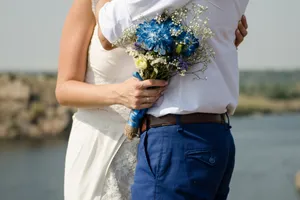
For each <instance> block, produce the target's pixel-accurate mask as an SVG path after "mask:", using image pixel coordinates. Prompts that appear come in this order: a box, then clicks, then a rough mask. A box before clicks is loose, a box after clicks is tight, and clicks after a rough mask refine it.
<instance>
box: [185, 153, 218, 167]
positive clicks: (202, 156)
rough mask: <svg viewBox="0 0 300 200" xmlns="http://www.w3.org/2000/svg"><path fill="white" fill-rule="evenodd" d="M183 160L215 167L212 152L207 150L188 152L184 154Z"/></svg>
mask: <svg viewBox="0 0 300 200" xmlns="http://www.w3.org/2000/svg"><path fill="white" fill-rule="evenodd" d="M185 158H186V160H187V161H188V162H192V163H194V164H195V163H197V162H200V163H199V164H201V163H204V164H206V165H208V166H211V167H213V166H215V164H216V158H215V157H214V156H213V154H212V151H211V150H209V149H200V150H188V151H186V153H185Z"/></svg>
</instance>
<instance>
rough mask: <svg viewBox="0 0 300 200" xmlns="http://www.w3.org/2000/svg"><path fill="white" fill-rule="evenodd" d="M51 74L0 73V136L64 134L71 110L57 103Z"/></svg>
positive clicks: (26, 136) (68, 125) (66, 132)
mask: <svg viewBox="0 0 300 200" xmlns="http://www.w3.org/2000/svg"><path fill="white" fill-rule="evenodd" d="M55 84H56V79H55V76H54V75H47V74H42V75H36V74H34V75H28V74H0V139H47V138H54V137H55V138H57V137H67V136H68V132H69V131H68V130H69V128H70V124H71V119H72V113H73V110H71V109H69V108H64V107H61V106H59V105H58V103H57V101H56V98H55Z"/></svg>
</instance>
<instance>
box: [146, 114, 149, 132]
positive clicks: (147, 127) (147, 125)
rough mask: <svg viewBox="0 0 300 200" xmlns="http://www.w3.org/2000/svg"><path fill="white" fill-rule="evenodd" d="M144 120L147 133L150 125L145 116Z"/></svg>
mask: <svg viewBox="0 0 300 200" xmlns="http://www.w3.org/2000/svg"><path fill="white" fill-rule="evenodd" d="M145 120H146V131H148V130H149V129H150V123H149V118H148V116H147V115H146V116H145Z"/></svg>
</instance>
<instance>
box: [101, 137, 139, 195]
mask: <svg viewBox="0 0 300 200" xmlns="http://www.w3.org/2000/svg"><path fill="white" fill-rule="evenodd" d="M137 145H138V140H137V139H136V140H133V141H128V140H125V141H124V143H123V144H122V146H121V147H120V149H119V150H118V152H117V154H116V155H115V157H114V159H113V161H112V163H111V165H110V167H109V169H108V173H107V176H106V180H105V185H104V190H103V195H102V198H101V200H121V199H122V200H130V199H131V192H130V188H131V185H132V184H133V176H134V171H135V166H136V161H137V160H136V154H137Z"/></svg>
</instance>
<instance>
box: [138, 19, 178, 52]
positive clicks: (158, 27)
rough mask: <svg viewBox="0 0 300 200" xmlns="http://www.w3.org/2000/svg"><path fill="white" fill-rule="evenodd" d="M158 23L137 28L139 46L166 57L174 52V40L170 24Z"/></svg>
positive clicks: (144, 24)
mask: <svg viewBox="0 0 300 200" xmlns="http://www.w3.org/2000/svg"><path fill="white" fill-rule="evenodd" d="M166 22H167V21H165V22H162V23H157V22H156V20H154V19H153V20H151V21H150V22H144V23H142V24H140V25H139V27H138V28H137V32H136V34H137V42H136V43H137V45H139V46H141V47H142V48H144V49H145V50H148V51H152V50H153V51H154V52H157V53H158V54H159V55H166V54H167V53H170V52H172V50H173V48H174V40H173V37H172V36H171V33H170V29H169V23H166Z"/></svg>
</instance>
